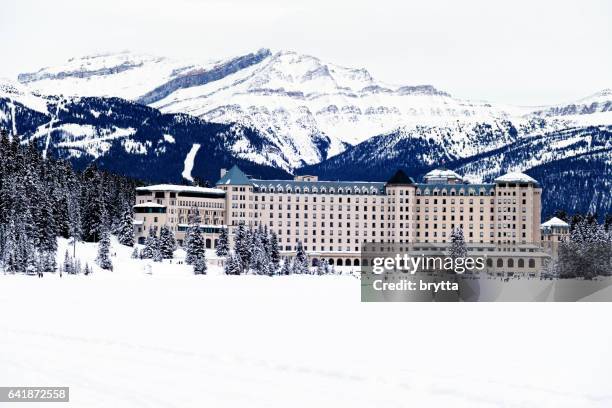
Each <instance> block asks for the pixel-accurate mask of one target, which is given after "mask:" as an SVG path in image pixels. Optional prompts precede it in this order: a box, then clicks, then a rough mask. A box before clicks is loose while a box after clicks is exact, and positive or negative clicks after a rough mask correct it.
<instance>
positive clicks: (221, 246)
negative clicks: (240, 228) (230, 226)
mask: <svg viewBox="0 0 612 408" xmlns="http://www.w3.org/2000/svg"><path fill="white" fill-rule="evenodd" d="M228 252H229V237H228V235H227V228H222V229H221V233H220V234H219V239H218V240H217V247H216V248H215V253H216V254H217V256H226V255H227V254H228Z"/></svg>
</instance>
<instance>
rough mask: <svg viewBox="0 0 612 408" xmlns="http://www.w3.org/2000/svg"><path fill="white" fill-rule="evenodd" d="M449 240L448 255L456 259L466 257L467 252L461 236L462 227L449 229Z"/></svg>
mask: <svg viewBox="0 0 612 408" xmlns="http://www.w3.org/2000/svg"><path fill="white" fill-rule="evenodd" d="M450 241H451V243H450V248H449V256H450V257H451V258H453V259H458V258H465V257H467V254H468V252H467V248H466V246H465V239H464V237H463V229H462V228H461V227H459V228H455V229H453V230H452V231H451V234H450Z"/></svg>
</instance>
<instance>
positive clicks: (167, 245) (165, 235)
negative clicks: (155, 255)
mask: <svg viewBox="0 0 612 408" xmlns="http://www.w3.org/2000/svg"><path fill="white" fill-rule="evenodd" d="M159 250H160V252H161V256H162V258H163V259H172V258H173V257H174V251H175V250H176V239H175V238H174V233H173V232H172V230H171V229H170V228H169V227H168V226H166V225H164V226H163V227H161V230H160V231H159Z"/></svg>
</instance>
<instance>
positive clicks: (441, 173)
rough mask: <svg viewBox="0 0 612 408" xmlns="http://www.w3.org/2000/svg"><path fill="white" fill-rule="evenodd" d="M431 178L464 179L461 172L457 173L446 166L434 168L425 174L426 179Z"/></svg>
mask: <svg viewBox="0 0 612 408" xmlns="http://www.w3.org/2000/svg"><path fill="white" fill-rule="evenodd" d="M429 178H436V179H437V178H450V179H458V180H463V177H461V176H460V175H459V174H457V173H455V172H454V171H452V170H448V169H445V168H439V169H434V170H432V171H430V172H429V173H427V174H426V175H425V179H426V180H427V179H429Z"/></svg>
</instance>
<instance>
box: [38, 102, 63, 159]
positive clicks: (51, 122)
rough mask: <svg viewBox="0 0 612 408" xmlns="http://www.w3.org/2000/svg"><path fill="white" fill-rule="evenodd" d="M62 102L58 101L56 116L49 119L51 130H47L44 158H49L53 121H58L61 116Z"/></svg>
mask: <svg viewBox="0 0 612 408" xmlns="http://www.w3.org/2000/svg"><path fill="white" fill-rule="evenodd" d="M61 104H62V103H61V102H58V103H57V106H56V107H55V116H53V117H51V120H50V121H49V130H48V132H47V140H46V141H45V150H43V153H42V155H43V159H45V160H46V159H47V150H49V144H50V143H51V130H53V122H56V121H57V120H58V119H57V118H58V117H59V110H60V107H61Z"/></svg>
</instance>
